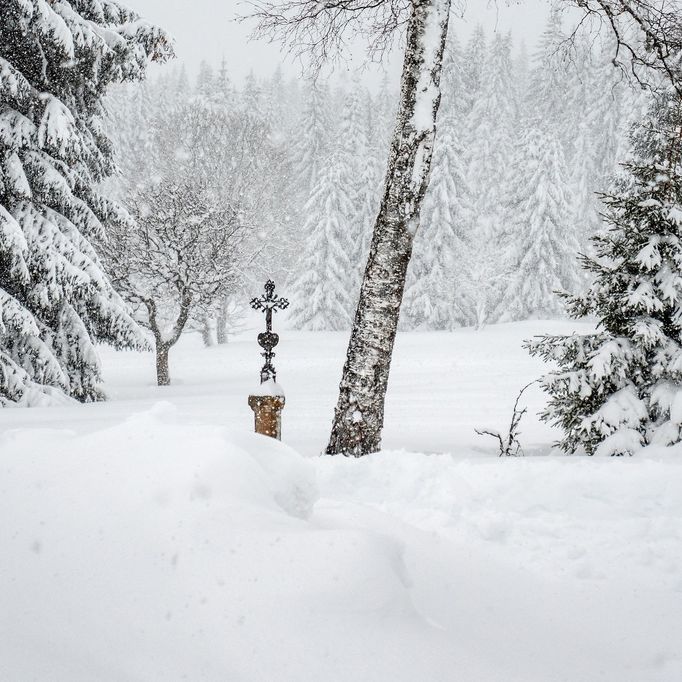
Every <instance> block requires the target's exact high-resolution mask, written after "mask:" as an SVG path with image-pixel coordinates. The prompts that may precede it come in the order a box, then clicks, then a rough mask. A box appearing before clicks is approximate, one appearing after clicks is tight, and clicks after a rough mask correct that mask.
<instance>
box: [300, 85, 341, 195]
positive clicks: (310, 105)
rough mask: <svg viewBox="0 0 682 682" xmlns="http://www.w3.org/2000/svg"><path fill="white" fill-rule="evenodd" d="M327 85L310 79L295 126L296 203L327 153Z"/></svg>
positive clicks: (310, 185) (308, 190)
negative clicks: (305, 98)
mask: <svg viewBox="0 0 682 682" xmlns="http://www.w3.org/2000/svg"><path fill="white" fill-rule="evenodd" d="M328 96H329V93H328V90H327V86H326V85H325V84H324V83H323V82H322V81H321V80H319V79H315V80H312V81H310V88H309V90H308V97H307V100H306V106H305V109H304V111H303V114H302V116H301V119H300V122H299V124H298V126H297V135H296V137H295V138H294V146H293V150H292V157H293V169H292V172H293V181H294V185H295V191H296V195H297V197H298V200H299V202H300V203H299V206H301V207H302V206H303V204H305V203H306V202H307V201H308V199H309V197H310V194H311V192H312V190H313V188H314V187H317V186H318V183H319V179H320V174H321V171H322V168H323V166H324V164H325V163H326V160H327V158H328V156H329V147H330V143H329V135H330V129H331V124H330V117H329V112H328V109H327V106H328Z"/></svg>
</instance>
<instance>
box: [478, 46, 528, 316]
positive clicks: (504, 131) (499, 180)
mask: <svg viewBox="0 0 682 682" xmlns="http://www.w3.org/2000/svg"><path fill="white" fill-rule="evenodd" d="M517 114H518V106H517V98H516V93H515V90H514V85H513V70H512V60H511V39H510V38H509V36H503V35H499V34H498V35H496V36H495V38H494V39H493V41H492V44H491V46H490V50H489V56H488V59H487V61H486V62H485V65H484V69H483V73H482V76H481V86H480V94H479V95H478V97H477V98H476V100H475V103H474V105H473V108H472V109H471V111H470V112H469V115H468V117H467V122H466V129H467V131H468V135H469V142H470V146H469V150H468V152H469V153H468V165H467V176H468V186H469V187H470V189H471V214H470V215H471V222H470V226H469V228H468V230H467V231H468V232H469V234H471V235H475V237H473V238H475V239H476V240H477V241H476V245H475V248H474V249H472V250H471V252H470V254H471V257H470V258H471V262H470V263H469V272H470V274H471V277H472V279H471V284H472V286H470V287H469V298H470V308H471V309H472V310H475V315H474V319H473V321H474V322H475V324H476V326H477V327H481V326H482V325H483V324H485V323H486V322H488V321H489V318H490V315H491V313H492V312H493V310H494V306H495V304H496V302H497V299H498V297H499V285H500V281H499V277H500V269H501V262H500V261H501V259H500V253H499V249H498V248H497V247H496V243H497V242H498V241H499V239H500V238H501V233H502V227H503V222H504V199H505V194H506V189H505V187H506V182H507V179H508V173H509V163H508V162H509V158H510V155H511V150H512V148H513V144H512V140H513V138H514V134H515V131H516V125H517Z"/></svg>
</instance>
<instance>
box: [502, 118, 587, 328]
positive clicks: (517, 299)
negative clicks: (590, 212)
mask: <svg viewBox="0 0 682 682" xmlns="http://www.w3.org/2000/svg"><path fill="white" fill-rule="evenodd" d="M512 165H513V167H514V168H516V169H518V170H517V173H516V174H515V176H514V177H513V178H512V180H511V182H510V193H509V200H508V205H507V219H506V220H505V230H506V234H505V238H504V240H503V244H504V248H503V251H504V253H505V254H506V267H505V271H506V272H508V273H509V274H508V277H507V281H506V285H505V287H504V291H503V294H502V298H501V299H500V303H499V307H498V310H497V315H496V316H497V317H498V318H499V319H501V320H504V321H508V320H523V319H528V318H530V317H536V318H538V317H539V318H544V317H555V316H557V315H559V314H561V312H562V305H561V300H560V298H559V297H558V296H557V294H556V292H558V291H575V290H576V288H577V286H578V277H577V275H576V266H575V263H576V261H577V257H578V249H579V247H578V241H577V239H576V238H575V230H573V229H572V226H571V224H570V218H569V216H570V210H569V202H568V198H567V196H566V184H567V172H566V164H565V163H564V154H563V150H562V147H561V143H560V142H559V140H558V139H557V138H556V137H550V136H549V135H547V133H545V132H543V131H542V130H540V129H538V128H531V129H530V130H529V131H528V132H526V133H525V134H524V135H523V137H522V138H521V140H520V141H519V144H518V148H517V154H516V156H515V158H514V161H513V164H512Z"/></svg>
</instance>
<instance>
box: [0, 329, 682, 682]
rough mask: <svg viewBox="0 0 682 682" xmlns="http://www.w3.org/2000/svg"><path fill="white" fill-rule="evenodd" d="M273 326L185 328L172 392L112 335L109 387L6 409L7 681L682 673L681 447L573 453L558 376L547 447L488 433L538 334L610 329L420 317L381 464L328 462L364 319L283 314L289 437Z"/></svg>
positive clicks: (403, 346)
mask: <svg viewBox="0 0 682 682" xmlns="http://www.w3.org/2000/svg"><path fill="white" fill-rule="evenodd" d="M254 320H255V318H254ZM259 323H260V320H259ZM257 329H259V327H258V328H256V327H255V322H254V327H253V329H252V330H251V331H249V332H248V333H245V334H244V335H241V336H239V337H237V339H235V340H234V341H232V342H231V343H230V344H228V345H226V346H217V347H212V348H208V349H204V348H203V347H201V344H200V340H199V338H198V335H188V336H186V337H183V338H182V339H181V341H180V342H179V344H178V346H177V347H175V348H174V349H173V350H172V351H171V357H170V363H171V375H172V377H173V381H174V385H172V386H170V387H166V388H158V387H156V386H154V385H153V377H154V362H153V357H152V356H151V355H149V354H142V353H132V352H127V353H118V352H115V351H112V350H109V349H101V355H102V361H103V366H104V375H105V386H106V388H107V390H108V391H109V393H110V396H111V401H110V402H109V403H105V404H88V405H77V406H69V407H55V408H34V409H30V410H29V409H26V410H19V409H16V410H0V518H2V519H3V523H2V524H0V603H2V611H0V679H3V680H5V679H6V680H17V681H19V682H24V681H25V680H26V681H28V680H50V681H51V682H52V681H55V682H62V681H64V682H80V681H81V680H82V681H83V682H86V681H87V682H92V680H97V681H98V682H121V681H127V680H157V679H159V680H165V681H166V682H174V681H175V680H182V679H186V680H191V681H192V682H195V681H199V680H210V681H213V680H215V681H216V682H218V681H220V682H224V681H225V680H235V681H239V682H251V681H254V682H255V681H256V680H258V681H261V680H277V681H278V682H289V681H291V682H307V681H308V680H310V681H311V682H312V681H318V680H319V681H324V682H336V681H338V682H347V680H349V679H353V680H358V681H359V682H360V681H369V680H372V681H378V682H384V681H388V680H390V681H391V682H394V681H395V682H402V681H405V682H408V681H409V682H414V680H433V681H434V682H441V681H442V682H450V681H451V680H453V679H460V680H465V681H467V682H468V681H471V682H553V681H555V680H556V681H559V680H569V681H571V682H573V681H574V680H585V681H589V682H593V681H594V682H597V681H603V682H606V681H608V682H630V681H632V682H649V681H651V682H653V681H654V680H655V681H656V682H668V681H669V682H678V681H679V679H682V656H681V655H680V649H679V641H680V637H681V636H682V623H681V621H680V617H679V614H680V613H682V577H681V576H682V496H680V495H679V490H680V489H682V449H681V448H680V447H676V448H662V447H660V448H659V447H656V448H654V447H650V448H648V449H646V450H644V451H640V452H638V453H637V455H636V456H634V457H624V458H601V457H599V458H598V457H593V458H587V457H577V456H576V457H564V456H558V455H551V454H550V451H551V442H552V440H553V439H554V438H555V437H556V435H557V434H556V433H554V432H552V431H551V430H550V429H549V428H548V427H547V426H545V425H543V424H541V423H540V422H539V421H538V419H537V417H536V416H535V413H536V412H537V411H538V410H539V409H540V408H541V407H542V404H543V397H542V394H541V392H540V390H539V389H538V388H537V387H536V386H533V387H531V388H529V389H528V391H526V392H525V393H524V397H523V399H522V401H521V402H522V405H528V407H529V410H528V413H527V414H526V415H525V416H524V418H523V420H522V422H521V442H522V444H523V446H524V450H525V452H526V453H527V455H528V456H526V457H519V458H498V457H497V456H496V446H495V445H494V443H492V441H489V440H488V439H484V438H481V437H479V436H477V435H476V434H475V433H474V432H473V427H475V426H479V427H480V426H481V425H483V424H491V425H493V427H495V428H498V429H504V428H506V426H507V424H508V421H509V418H510V415H511V407H512V405H513V402H514V399H515V397H516V395H517V393H518V390H519V389H520V388H521V387H522V386H523V385H525V384H526V383H528V382H529V381H530V380H531V379H533V378H535V377H536V376H537V375H538V374H539V373H540V372H541V371H543V370H544V367H543V365H542V364H541V362H540V361H538V360H536V359H533V358H531V357H529V356H528V355H527V354H526V353H525V352H524V351H523V350H522V349H521V348H520V343H521V340H522V339H525V338H530V337H532V336H534V335H535V334H540V333H554V334H563V333H569V332H571V331H572V330H573V329H575V330H576V331H578V332H583V333H584V332H588V331H591V329H590V328H589V327H587V326H585V325H582V326H581V325H575V324H573V323H568V322H542V321H533V322H524V323H515V324H506V325H497V326H495V327H489V328H486V329H484V330H482V331H481V332H473V331H471V330H459V331H455V332H453V333H406V334H399V335H398V339H397V344H396V355H395V358H394V363H393V373H392V376H391V384H390V388H389V396H390V397H389V402H388V405H387V414H386V431H385V446H386V450H385V451H383V452H381V453H379V454H377V455H372V456H369V457H364V458H360V459H346V458H343V457H317V456H316V455H317V453H318V452H319V451H320V450H321V448H322V446H323V445H324V440H325V436H326V435H327V431H328V429H329V426H330V423H331V413H332V408H333V404H334V398H335V397H336V390H337V386H338V379H339V377H340V372H341V364H342V362H343V350H344V347H345V343H346V341H347V338H346V334H344V333H304V332H289V331H286V330H284V331H282V329H278V331H279V332H280V334H281V337H282V341H281V343H280V345H279V346H278V355H277V370H278V376H279V377H280V378H281V379H282V381H284V382H285V383H286V386H287V405H286V407H285V409H284V413H283V438H284V443H278V442H276V441H274V440H271V439H267V438H264V437H261V436H257V435H254V434H252V433H250V431H251V428H252V419H253V415H252V413H251V410H250V409H249V407H248V404H247V398H248V393H249V389H251V388H252V387H253V385H254V379H257V376H258V371H259V369H260V363H261V361H262V358H261V357H260V355H259V349H258V347H257V345H256V343H255V333H256V330H257ZM298 453H300V454H298Z"/></svg>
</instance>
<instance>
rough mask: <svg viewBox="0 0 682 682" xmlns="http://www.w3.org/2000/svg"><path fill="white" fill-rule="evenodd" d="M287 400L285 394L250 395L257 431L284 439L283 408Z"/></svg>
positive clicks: (250, 405) (250, 404)
mask: <svg viewBox="0 0 682 682" xmlns="http://www.w3.org/2000/svg"><path fill="white" fill-rule="evenodd" d="M285 402H286V400H285V398H284V396H283V395H250V396H249V407H250V408H251V409H252V410H253V415H254V424H255V428H256V433H261V434H263V435H264V436H270V438H276V439H277V440H282V410H283V409H284V403H285Z"/></svg>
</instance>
